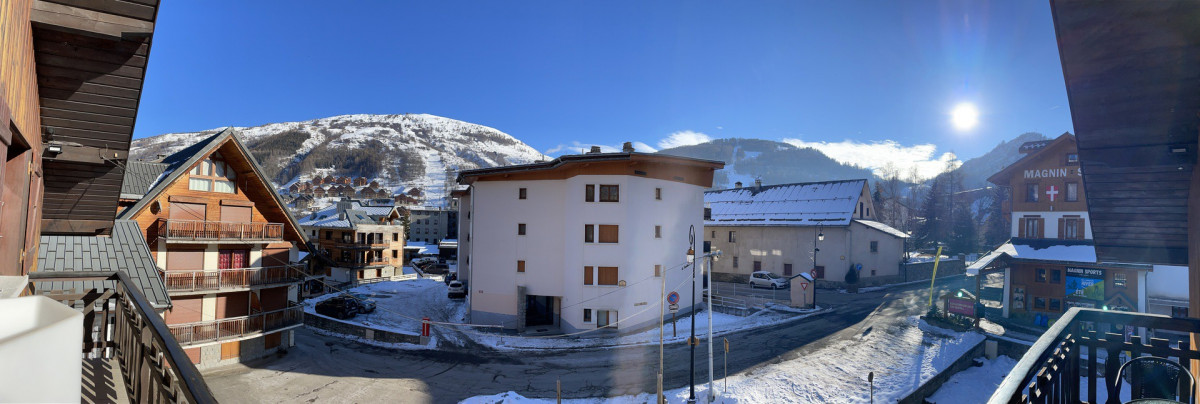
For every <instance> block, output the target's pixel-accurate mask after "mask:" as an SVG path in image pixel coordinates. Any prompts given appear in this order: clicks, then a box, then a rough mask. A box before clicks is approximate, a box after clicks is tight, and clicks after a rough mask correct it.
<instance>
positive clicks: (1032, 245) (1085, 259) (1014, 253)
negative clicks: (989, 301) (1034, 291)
mask: <svg viewBox="0 0 1200 404" xmlns="http://www.w3.org/2000/svg"><path fill="white" fill-rule="evenodd" d="M998 259H1009V260H1021V261H1036V262H1048V263H1061V264H1071V263H1074V264H1080V265H1104V266H1120V267H1124V268H1132V269H1151V266H1150V265H1143V264H1124V263H1108V262H1099V261H1097V256H1096V246H1095V245H1093V244H1092V241H1091V240H1062V239H1024V238H1013V239H1011V240H1009V241H1008V242H1006V243H1004V244H1003V245H1001V246H999V247H996V249H995V250H992V251H991V252H989V253H987V255H984V256H983V257H982V258H980V259H979V260H978V261H975V262H974V263H972V264H971V265H969V266H967V274H970V275H978V274H979V271H980V270H981V269H983V268H985V267H987V266H988V264H991V263H992V262H993V261H995V260H998Z"/></svg>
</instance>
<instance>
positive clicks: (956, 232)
mask: <svg viewBox="0 0 1200 404" xmlns="http://www.w3.org/2000/svg"><path fill="white" fill-rule="evenodd" d="M978 249H979V235H978V234H977V233H976V226H975V218H974V217H972V215H971V208H970V206H969V205H963V206H959V207H957V208H956V209H954V228H953V229H952V233H951V235H950V251H952V252H955V253H961V254H970V253H973V252H976V251H977V250H978Z"/></svg>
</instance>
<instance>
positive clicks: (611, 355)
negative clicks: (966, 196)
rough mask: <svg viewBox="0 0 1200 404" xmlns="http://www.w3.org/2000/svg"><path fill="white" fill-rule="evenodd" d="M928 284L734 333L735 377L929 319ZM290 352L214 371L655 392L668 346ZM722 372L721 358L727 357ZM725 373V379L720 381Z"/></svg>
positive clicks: (223, 384) (676, 379)
mask: <svg viewBox="0 0 1200 404" xmlns="http://www.w3.org/2000/svg"><path fill="white" fill-rule="evenodd" d="M968 286H970V287H973V284H971V285H968V283H967V282H966V281H965V279H964V278H963V277H961V276H960V277H953V278H949V280H948V282H947V283H945V284H942V283H941V282H939V289H940V290H941V291H940V292H939V294H940V293H944V292H945V291H948V290H952V289H957V288H960V287H968ZM928 294H929V289H928V286H927V285H925V284H914V285H908V286H902V287H897V288H893V289H890V290H887V291H880V292H871V293H862V294H839V293H836V292H829V291H821V292H819V293H818V296H817V301H818V303H819V304H820V305H821V306H826V307H832V308H833V309H834V310H833V311H832V312H830V313H827V314H824V315H821V316H816V317H812V318H809V319H806V320H802V321H797V322H792V323H788V324H784V325H780V326H775V327H769V328H760V329H756V330H752V331H749V332H744V333H738V334H732V335H728V336H727V338H729V340H730V344H731V353H730V357H729V372H730V374H734V373H738V372H753V371H754V370H755V369H756V368H758V367H760V366H764V365H767V364H771V363H778V362H781V361H786V360H791V359H796V358H798V357H800V356H802V355H804V354H805V353H807V352H811V351H813V350H816V349H820V348H821V347H823V346H825V345H827V344H829V343H831V342H834V341H839V340H842V339H853V338H856V337H857V336H858V335H860V334H861V333H862V332H863V330H866V329H869V328H870V327H874V326H876V325H880V324H883V323H886V322H891V321H897V319H899V318H903V317H906V316H909V315H914V314H921V313H923V312H924V311H925V307H926V304H927V301H928V298H929V295H928ZM296 342H297V346H296V347H294V348H292V349H291V350H290V351H289V352H288V353H287V354H285V355H280V356H279V357H276V358H269V359H265V360H259V361H256V362H250V363H247V364H239V365H233V366H231V367H227V368H224V369H220V370H218V371H214V372H210V373H207V374H206V375H205V379H206V380H207V382H208V384H209V387H210V388H212V390H213V393H214V394H215V395H216V397H217V399H218V400H220V401H221V402H224V403H246V402H338V403H354V402H359V403H365V402H418V403H426V402H433V403H448V402H457V401H459V400H462V399H464V398H467V397H472V396H477V395H486V394H497V393H502V392H505V391H510V390H514V391H518V392H520V393H521V394H522V395H525V396H527V397H554V395H555V382H556V381H561V382H562V389H563V395H564V397H568V398H579V397H605V396H610V397H611V396H618V395H626V394H637V393H642V392H653V391H654V390H655V380H656V369H657V368H658V347H657V346H638V347H622V348H616V349H577V350H556V351H548V352H527V351H526V352H499V351H495V350H491V349H489V348H487V347H483V346H477V345H476V346H471V347H470V348H469V349H463V350H439V351H422V350H413V351H402V350H392V349H384V348H376V347H372V346H367V345H363V344H359V343H355V342H351V341H347V340H343V339H340V338H332V337H325V336H321V335H317V334H314V333H312V332H311V331H308V330H306V329H299V330H298V331H297V335H296ZM704 351H705V349H703V347H700V348H699V349H697V350H696V371H697V373H696V381H697V383H701V382H702V381H703V380H707V367H706V366H705V364H704V355H703V353H704ZM688 354H689V349H688V346H687V345H686V344H683V343H678V344H674V345H670V346H668V347H667V349H666V350H665V352H664V355H665V358H666V367H665V372H666V378H665V382H664V384H665V387H666V389H674V388H679V387H682V386H686V385H687V383H688V362H689V360H688ZM717 361H718V362H717V366H718V369H719V368H720V365H721V362H720V358H718V359H717ZM719 376H720V375H719V374H718V377H719Z"/></svg>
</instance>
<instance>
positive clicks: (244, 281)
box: [162, 265, 304, 292]
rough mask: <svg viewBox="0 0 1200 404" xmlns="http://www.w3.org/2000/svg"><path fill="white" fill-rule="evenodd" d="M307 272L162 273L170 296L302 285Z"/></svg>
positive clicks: (290, 268)
mask: <svg viewBox="0 0 1200 404" xmlns="http://www.w3.org/2000/svg"><path fill="white" fill-rule="evenodd" d="M303 271H304V266H303V265H280V266H270V267H258V268H237V269H218V270H211V271H166V272H162V276H163V282H164V283H166V285H167V291H168V292H195V291H205V290H221V289H241V288H248V287H251V286H260V285H271V284H278V283H292V282H299V281H301V280H303V279H304V272H303Z"/></svg>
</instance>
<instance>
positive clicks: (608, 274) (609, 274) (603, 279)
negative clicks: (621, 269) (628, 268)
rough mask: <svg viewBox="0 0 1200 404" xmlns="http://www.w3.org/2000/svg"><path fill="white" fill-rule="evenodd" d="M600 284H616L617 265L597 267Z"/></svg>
mask: <svg viewBox="0 0 1200 404" xmlns="http://www.w3.org/2000/svg"><path fill="white" fill-rule="evenodd" d="M597 269H599V271H600V284H601V285H616V284H617V278H618V276H617V267H599V268H597Z"/></svg>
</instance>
